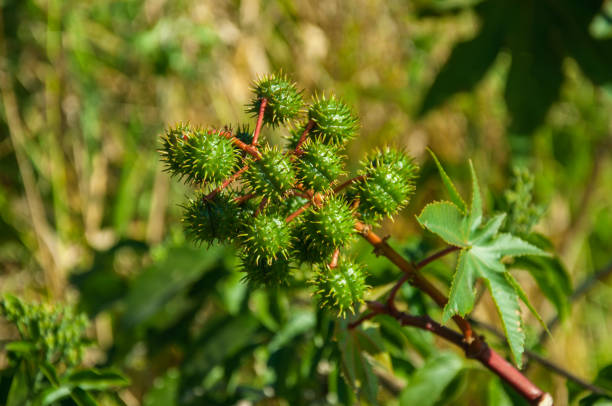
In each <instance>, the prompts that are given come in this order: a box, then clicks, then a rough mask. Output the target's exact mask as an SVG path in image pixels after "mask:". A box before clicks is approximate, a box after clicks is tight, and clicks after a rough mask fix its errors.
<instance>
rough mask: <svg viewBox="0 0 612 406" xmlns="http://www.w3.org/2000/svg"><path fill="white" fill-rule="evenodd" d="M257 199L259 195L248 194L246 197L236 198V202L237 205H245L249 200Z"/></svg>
mask: <svg viewBox="0 0 612 406" xmlns="http://www.w3.org/2000/svg"><path fill="white" fill-rule="evenodd" d="M254 197H257V194H255V193H249V194H246V195H244V196H238V197H236V198H234V202H236V203H237V204H239V205H240V204H243V203H244V202H248V201H249V200H251V199H252V198H254Z"/></svg>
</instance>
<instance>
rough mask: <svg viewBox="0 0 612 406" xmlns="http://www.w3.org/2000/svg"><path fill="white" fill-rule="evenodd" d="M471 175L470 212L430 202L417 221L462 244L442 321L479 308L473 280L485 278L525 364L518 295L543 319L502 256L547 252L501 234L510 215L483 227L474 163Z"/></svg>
mask: <svg viewBox="0 0 612 406" xmlns="http://www.w3.org/2000/svg"><path fill="white" fill-rule="evenodd" d="M470 171H471V174H472V203H471V207H470V212H469V213H467V214H461V212H460V210H459V209H458V208H457V207H456V206H455V205H454V204H452V203H450V202H437V203H433V204H430V205H427V206H426V207H425V208H424V209H423V212H422V213H421V215H419V217H418V220H419V222H420V223H421V225H423V226H424V227H425V228H427V229H429V230H430V231H432V232H434V233H436V234H437V235H438V236H439V237H440V238H442V239H443V240H444V241H446V242H448V243H450V244H453V245H456V246H459V247H461V248H462V249H461V252H460V255H459V260H458V261H457V270H456V272H455V275H454V277H453V281H452V283H451V289H450V293H449V298H448V303H447V304H446V306H445V307H444V310H443V313H442V321H443V322H447V321H448V320H449V319H450V318H451V317H452V316H454V315H456V314H459V315H461V316H465V315H466V314H468V313H469V312H471V311H472V310H473V308H474V302H475V293H474V284H475V283H476V281H477V280H478V279H483V280H484V282H485V284H486V286H487V287H488V288H489V290H490V292H491V296H492V297H493V301H494V302H495V306H496V307H497V312H498V314H499V316H500V318H501V321H502V325H503V328H504V332H505V333H506V337H507V339H508V343H509V345H510V350H511V352H512V356H513V357H514V360H515V362H516V363H517V364H518V365H519V366H520V364H521V356H522V353H523V350H524V346H525V333H524V332H523V329H522V326H521V317H520V307H519V299H521V300H523V301H524V302H525V304H526V305H527V306H528V307H529V309H530V310H531V311H532V312H533V313H534V314H535V315H536V317H537V318H538V320H540V322H542V320H541V318H540V317H539V315H538V314H537V312H536V310H535V308H534V307H533V306H532V305H531V303H529V300H528V298H527V295H525V292H523V290H522V289H521V287H520V286H519V285H518V283H516V281H515V280H514V278H512V276H511V275H510V274H509V273H508V272H507V270H506V267H505V266H504V264H502V262H501V259H502V258H503V257H507V256H510V257H513V256H521V255H548V254H547V253H546V252H545V251H543V250H541V249H540V248H538V247H536V246H535V245H532V244H530V243H528V242H527V241H524V240H522V239H520V238H519V237H516V236H514V235H512V234H508V233H498V231H499V229H500V227H501V225H502V223H503V222H504V218H505V215H504V214H498V215H496V216H494V217H493V218H491V219H490V220H489V221H487V222H485V223H484V225H483V212H482V200H481V197H480V188H479V186H478V179H477V178H476V172H475V170H474V167H473V166H472V164H471V162H470Z"/></svg>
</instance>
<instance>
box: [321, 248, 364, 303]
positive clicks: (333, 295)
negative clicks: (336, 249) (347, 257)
mask: <svg viewBox="0 0 612 406" xmlns="http://www.w3.org/2000/svg"><path fill="white" fill-rule="evenodd" d="M313 283H314V285H315V288H316V294H317V295H318V296H319V298H320V302H321V305H322V306H323V307H327V308H331V309H334V310H337V311H338V314H339V315H344V313H345V312H346V310H350V311H351V312H353V313H355V307H356V306H357V305H358V304H360V303H363V301H364V297H365V294H366V291H367V289H368V286H367V284H366V274H365V271H364V270H363V265H361V264H357V263H355V262H351V261H342V260H341V261H340V262H339V263H338V266H336V267H335V268H330V267H329V265H326V266H325V267H324V268H323V269H319V270H318V271H317V272H316V274H315V277H314V280H313Z"/></svg>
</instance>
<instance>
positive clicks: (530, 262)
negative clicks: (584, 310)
mask: <svg viewBox="0 0 612 406" xmlns="http://www.w3.org/2000/svg"><path fill="white" fill-rule="evenodd" d="M512 266H513V267H514V268H518V269H525V270H526V271H528V272H529V273H530V274H531V276H532V277H533V279H535V281H536V283H537V284H538V287H539V288H540V290H541V291H542V293H543V294H544V296H546V298H547V299H548V300H549V301H550V302H551V303H552V304H553V305H554V306H555V309H556V310H557V314H558V315H559V318H560V319H561V320H565V319H566V318H567V316H568V315H569V312H570V301H569V298H570V296H571V294H572V282H571V280H570V277H569V274H568V273H567V270H566V269H565V267H564V266H563V264H562V263H561V261H559V258H557V257H542V256H539V257H523V258H517V259H515V261H514V263H513V264H512Z"/></svg>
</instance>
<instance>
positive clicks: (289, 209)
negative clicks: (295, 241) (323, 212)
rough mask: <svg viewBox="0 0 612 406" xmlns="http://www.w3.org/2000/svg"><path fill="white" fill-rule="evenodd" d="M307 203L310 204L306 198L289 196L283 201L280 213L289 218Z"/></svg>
mask: <svg viewBox="0 0 612 406" xmlns="http://www.w3.org/2000/svg"><path fill="white" fill-rule="evenodd" d="M306 203H308V199H306V198H305V197H302V196H295V195H294V196H289V197H287V198H286V199H285V200H283V201H282V203H281V206H280V213H282V214H283V215H284V216H285V217H287V216H289V215H290V214H291V213H293V212H294V211H296V210H297V209H299V208H300V207H302V206H303V205H305V204H306Z"/></svg>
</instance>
